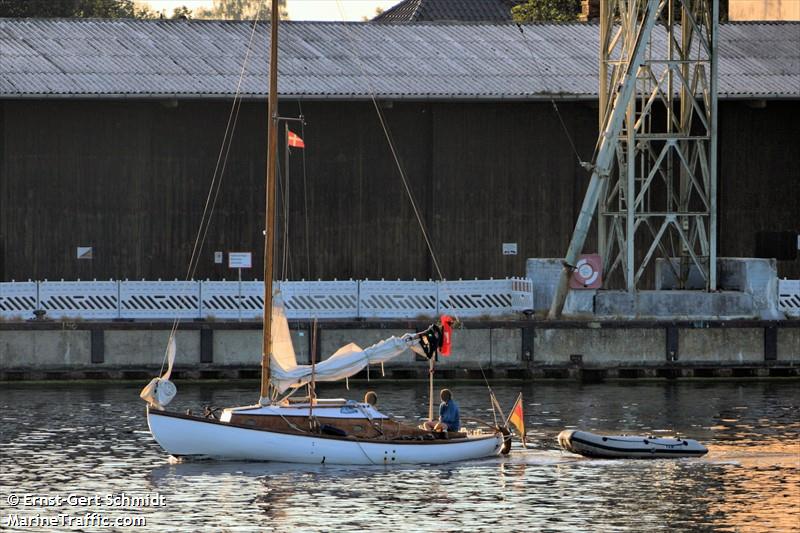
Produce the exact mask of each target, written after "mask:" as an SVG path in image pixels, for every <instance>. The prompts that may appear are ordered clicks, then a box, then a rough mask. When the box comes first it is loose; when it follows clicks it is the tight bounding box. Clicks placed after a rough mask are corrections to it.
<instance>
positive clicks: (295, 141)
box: [286, 131, 306, 148]
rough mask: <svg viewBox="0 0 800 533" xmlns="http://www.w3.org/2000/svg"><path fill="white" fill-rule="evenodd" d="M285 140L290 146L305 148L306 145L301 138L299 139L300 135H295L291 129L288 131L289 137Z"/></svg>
mask: <svg viewBox="0 0 800 533" xmlns="http://www.w3.org/2000/svg"><path fill="white" fill-rule="evenodd" d="M286 142H287V143H288V144H289V146H291V147H292V148H305V147H306V143H304V142H303V139H301V138H300V136H299V135H297V134H296V133H295V132H293V131H290V132H289V138H288V139H286Z"/></svg>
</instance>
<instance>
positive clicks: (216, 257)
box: [214, 252, 222, 265]
mask: <svg viewBox="0 0 800 533" xmlns="http://www.w3.org/2000/svg"><path fill="white" fill-rule="evenodd" d="M214 263H215V264H217V265H221V264H222V252H214Z"/></svg>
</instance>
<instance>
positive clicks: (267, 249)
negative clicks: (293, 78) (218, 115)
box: [260, 0, 278, 405]
mask: <svg viewBox="0 0 800 533" xmlns="http://www.w3.org/2000/svg"><path fill="white" fill-rule="evenodd" d="M269 27H270V49H269V99H268V104H267V181H266V209H265V212H264V223H265V225H266V231H265V233H264V343H263V346H262V349H261V399H260V403H261V404H262V405H264V404H267V403H269V402H270V394H269V364H270V354H271V353H272V277H273V264H272V261H273V255H274V254H273V250H274V248H275V184H276V180H275V170H276V166H277V165H276V157H277V151H278V0H272V14H271V16H270V21H269Z"/></svg>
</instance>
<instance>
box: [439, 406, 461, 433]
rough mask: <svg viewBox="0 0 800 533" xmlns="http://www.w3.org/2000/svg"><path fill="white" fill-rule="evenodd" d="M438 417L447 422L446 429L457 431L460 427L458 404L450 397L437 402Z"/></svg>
mask: <svg viewBox="0 0 800 533" xmlns="http://www.w3.org/2000/svg"><path fill="white" fill-rule="evenodd" d="M439 418H440V419H441V420H442V422H444V423H445V424H447V430H448V431H459V430H460V429H461V415H460V414H459V412H458V404H457V403H456V402H455V400H453V399H451V400H450V401H447V402H442V403H440V404H439Z"/></svg>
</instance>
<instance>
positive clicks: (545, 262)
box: [525, 257, 564, 311]
mask: <svg viewBox="0 0 800 533" xmlns="http://www.w3.org/2000/svg"><path fill="white" fill-rule="evenodd" d="M563 262H564V260H563V259H560V258H556V259H548V258H539V257H535V258H529V259H528V260H527V261H526V263H525V276H526V277H527V278H529V279H530V280H531V281H532V282H533V308H534V311H543V310H547V309H550V304H551V303H552V302H553V294H554V293H555V291H556V284H557V283H558V276H559V275H560V274H561V269H562V268H563Z"/></svg>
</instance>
